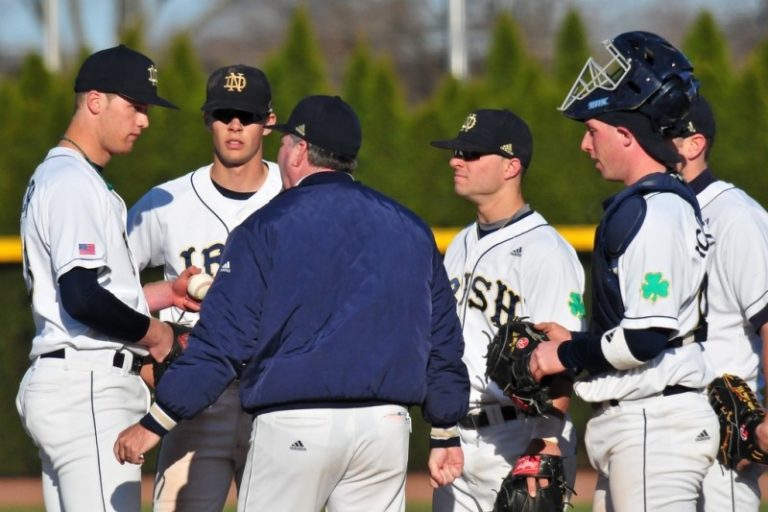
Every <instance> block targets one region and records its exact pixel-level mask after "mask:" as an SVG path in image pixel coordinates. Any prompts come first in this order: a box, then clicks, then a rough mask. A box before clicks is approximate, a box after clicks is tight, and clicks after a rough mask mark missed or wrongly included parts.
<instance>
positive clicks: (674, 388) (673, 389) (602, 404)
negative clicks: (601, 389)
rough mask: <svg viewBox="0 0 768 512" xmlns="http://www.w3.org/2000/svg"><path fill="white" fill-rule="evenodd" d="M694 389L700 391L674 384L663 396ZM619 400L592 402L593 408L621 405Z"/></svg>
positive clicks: (668, 387) (664, 391)
mask: <svg viewBox="0 0 768 512" xmlns="http://www.w3.org/2000/svg"><path fill="white" fill-rule="evenodd" d="M692 391H698V389H696V388H689V387H688V386H682V385H680V384H672V385H671V386H667V387H665V388H664V389H663V390H662V391H661V396H671V395H679V394H680V393H688V392H692ZM619 402H620V401H619V400H613V399H611V400H605V401H603V402H595V403H593V404H592V408H593V409H602V408H603V407H616V406H617V405H619Z"/></svg>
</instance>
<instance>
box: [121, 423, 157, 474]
mask: <svg viewBox="0 0 768 512" xmlns="http://www.w3.org/2000/svg"><path fill="white" fill-rule="evenodd" d="M159 442H160V436H158V435H157V434H155V433H154V432H152V431H151V430H147V429H146V428H144V427H142V426H141V425H140V424H139V423H136V424H135V425H131V426H130V427H128V428H127V429H125V430H123V431H122V432H120V434H119V435H118V436H117V441H115V446H114V448H113V449H112V451H113V452H114V453H115V458H117V461H118V462H119V463H120V464H125V463H126V462H128V463H130V464H142V463H143V462H144V454H145V453H147V452H148V451H149V450H151V449H152V448H154V447H155V446H156V445H157V443H159Z"/></svg>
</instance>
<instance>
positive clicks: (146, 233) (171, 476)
mask: <svg viewBox="0 0 768 512" xmlns="http://www.w3.org/2000/svg"><path fill="white" fill-rule="evenodd" d="M271 100H272V96H271V91H270V86H269V82H268V81H267V77H266V76H265V75H264V73H263V72H262V71H261V70H259V69H256V68H253V67H250V66H244V65H234V66H226V67H222V68H219V69H217V70H216V71H214V72H213V73H212V74H211V75H210V78H209V79H208V84H207V93H206V101H205V104H204V105H203V106H202V110H203V112H204V120H205V125H206V127H207V128H208V130H209V131H210V132H211V137H212V140H213V147H214V157H213V163H212V164H210V165H206V166H204V167H201V168H199V169H197V170H195V171H192V172H190V173H188V174H185V175H184V176H181V177H180V178H176V179H174V180H172V181H169V182H167V183H164V184H162V185H159V186H157V187H155V188H153V189H152V190H150V191H149V192H148V193H147V194H146V195H144V196H143V197H142V198H141V199H140V200H139V201H138V202H137V203H136V204H135V205H134V206H133V207H132V208H131V210H130V211H129V212H128V234H129V241H130V244H131V249H132V251H133V254H134V256H135V258H136V262H137V264H138V266H139V268H141V269H143V268H145V267H152V266H161V265H162V266H163V271H164V275H165V277H166V279H173V278H175V277H176V276H177V275H179V273H181V272H182V271H183V270H184V269H186V268H187V267H189V266H190V265H194V266H196V267H199V268H201V269H202V270H203V271H204V272H206V273H208V274H211V275H214V274H216V272H217V270H218V269H219V264H220V258H221V252H222V250H223V248H224V244H225V242H226V240H227V237H228V236H229V234H230V232H231V231H232V229H234V227H235V226H237V225H238V224H240V222H242V221H243V220H244V219H245V218H246V217H248V216H249V215H250V214H251V213H253V212H254V211H256V210H257V209H259V208H261V207H262V206H264V205H265V204H266V203H267V202H269V201H270V200H271V199H272V198H273V197H274V196H275V195H277V194H278V193H279V192H280V191H281V190H282V182H281V180H280V170H279V168H278V167H277V164H275V163H272V162H266V161H264V160H262V149H263V146H262V138H263V137H264V135H266V134H268V133H269V132H270V131H271V130H270V129H269V128H265V127H264V125H265V124H267V123H269V124H274V123H275V121H276V117H275V114H274V113H273V112H272V108H271ZM160 317H161V318H162V319H165V320H170V321H174V322H178V323H183V324H186V325H194V323H195V322H196V321H197V318H198V315H197V314H194V313H192V314H190V313H188V312H185V311H183V310H180V309H178V308H168V309H165V310H163V311H161V313H160ZM252 420H253V418H252V417H251V415H250V414H248V413H246V412H244V411H243V410H242V408H241V407H240V397H239V386H238V381H237V380H235V381H233V382H232V384H231V385H230V386H229V387H228V388H227V389H226V390H225V391H224V392H223V393H222V395H221V397H219V399H218V400H217V401H216V403H215V404H213V405H212V406H211V407H209V408H207V409H205V411H203V412H202V413H201V414H200V415H199V416H197V417H196V418H195V419H193V420H191V421H188V422H184V423H182V424H181V425H179V427H178V428H176V429H174V430H173V431H171V432H170V433H169V434H168V435H167V436H166V437H165V439H164V440H163V444H162V446H161V449H160V456H159V458H158V466H157V474H156V478H155V491H154V510H156V511H173V510H183V511H195V510H198V511H201V512H204V511H205V512H207V511H210V510H221V509H222V508H223V506H224V504H225V501H226V498H227V494H228V492H229V488H230V485H231V482H232V480H233V478H234V480H235V483H236V484H237V485H238V486H239V485H240V481H241V479H242V476H243V469H244V467H245V456H246V454H247V452H248V442H249V439H250V433H251V422H252Z"/></svg>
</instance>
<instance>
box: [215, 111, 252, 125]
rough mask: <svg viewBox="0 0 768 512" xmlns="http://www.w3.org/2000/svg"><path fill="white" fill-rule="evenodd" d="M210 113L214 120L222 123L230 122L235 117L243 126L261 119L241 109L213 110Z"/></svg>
mask: <svg viewBox="0 0 768 512" xmlns="http://www.w3.org/2000/svg"><path fill="white" fill-rule="evenodd" d="M211 115H212V116H213V118H214V119H215V120H217V121H221V122H222V123H224V124H229V123H231V122H232V120H233V119H235V118H237V119H238V120H239V121H240V124H242V125H243V126H248V125H249V124H253V123H257V122H259V121H261V118H260V117H259V116H257V115H256V114H254V113H253V112H245V111H243V110H214V111H213V113H212V114H211Z"/></svg>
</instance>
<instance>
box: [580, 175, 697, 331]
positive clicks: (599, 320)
mask: <svg viewBox="0 0 768 512" xmlns="http://www.w3.org/2000/svg"><path fill="white" fill-rule="evenodd" d="M653 192H670V193H673V194H677V195H678V196H680V197H682V198H683V199H684V200H685V201H687V202H688V203H689V204H690V205H691V206H692V207H693V210H694V211H695V212H696V218H697V219H698V221H699V223H701V210H700V209H699V203H698V201H697V200H696V196H695V195H694V193H693V191H691V190H690V189H689V188H688V187H687V186H686V185H685V184H684V183H682V182H681V181H680V180H679V179H678V178H676V177H675V176H673V175H671V174H669V173H662V172H659V173H654V174H650V175H648V176H646V177H645V178H643V179H641V180H640V181H638V182H637V183H635V184H634V185H632V186H631V187H628V188H626V189H625V190H622V191H621V192H620V193H618V194H616V195H615V196H613V197H611V198H609V199H608V200H606V201H605V203H604V205H603V207H604V209H605V213H604V214H603V218H602V220H601V221H600V224H599V225H598V226H597V231H596V232H595V244H594V246H595V249H594V253H593V257H592V318H591V320H590V325H589V332H590V334H591V335H593V336H601V335H602V334H603V333H604V332H605V331H607V330H608V329H612V328H613V327H616V326H617V325H619V323H620V322H621V319H622V318H623V317H624V300H623V299H622V297H621V289H620V287H619V278H618V275H617V268H618V260H619V257H620V256H621V255H622V254H624V251H626V250H627V247H629V244H630V243H631V242H632V240H633V239H634V238H635V236H636V235H637V233H638V231H639V230H640V227H641V226H642V225H643V221H644V219H645V212H646V210H647V208H648V204H647V203H646V201H645V197H644V196H645V195H647V194H650V193H653ZM702 286H706V279H705V280H704V283H703V284H702Z"/></svg>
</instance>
